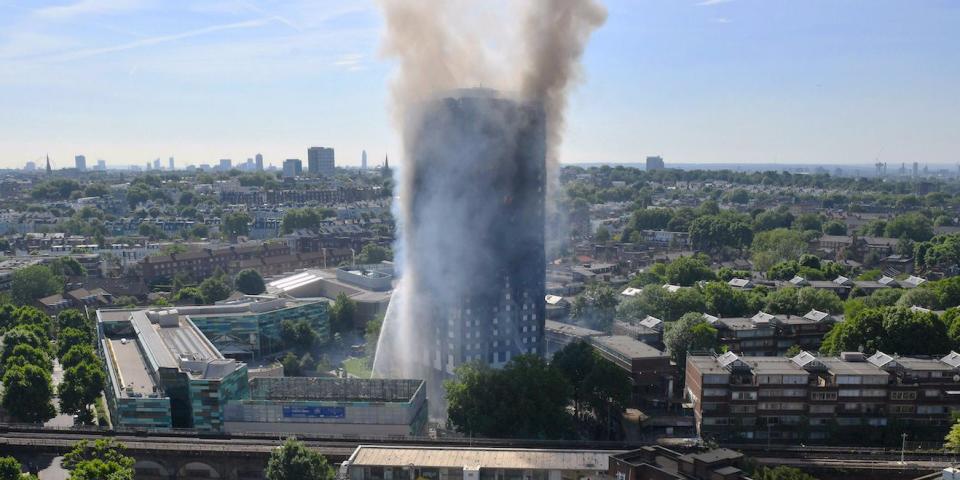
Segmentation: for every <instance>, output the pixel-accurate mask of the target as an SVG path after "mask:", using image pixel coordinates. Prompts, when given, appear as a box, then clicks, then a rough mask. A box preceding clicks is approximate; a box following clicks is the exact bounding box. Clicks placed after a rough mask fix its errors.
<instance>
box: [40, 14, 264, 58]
mask: <svg viewBox="0 0 960 480" xmlns="http://www.w3.org/2000/svg"><path fill="white" fill-rule="evenodd" d="M271 20H273V19H272V18H262V19H258V20H248V21H245V22H235V23H227V24H223V25H213V26H210V27H204V28H199V29H196V30H188V31H186V32H180V33H175V34H172V35H161V36H157V37H149V38H143V39H140V40H137V41H134V42H129V43H124V44H121V45H114V46H112V47H102V48H90V49H85V50H76V51H73V52H67V53H65V54H63V55H60V56H56V57H55V58H54V60H59V61H68V60H77V59H80V58H87V57H93V56H97V55H104V54H107V53H115V52H123V51H126V50H133V49H137V48H142V47H149V46H153V45H159V44H162V43H168V42H174V41H177V40H183V39H186V38H192V37H199V36H203V35H209V34H211V33H217V32H223V31H227V30H239V29H245V28H256V27H261V26H263V25H266V24H267V23H269V22H270V21H271Z"/></svg>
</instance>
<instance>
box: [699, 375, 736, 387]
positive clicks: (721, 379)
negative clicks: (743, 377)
mask: <svg viewBox="0 0 960 480" xmlns="http://www.w3.org/2000/svg"><path fill="white" fill-rule="evenodd" d="M729 379H730V376H729V375H704V376H703V383H705V384H714V385H716V384H725V383H727V382H728V381H729Z"/></svg>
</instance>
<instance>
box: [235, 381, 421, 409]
mask: <svg viewBox="0 0 960 480" xmlns="http://www.w3.org/2000/svg"><path fill="white" fill-rule="evenodd" d="M423 384H424V383H423V381H422V380H406V379H373V378H369V379H367V378H363V379H361V378H324V377H263V378H253V379H251V381H250V398H252V399H255V400H330V401H338V402H398V403H406V402H409V401H410V400H412V399H413V398H414V397H415V396H416V395H417V392H419V391H421V390H423Z"/></svg>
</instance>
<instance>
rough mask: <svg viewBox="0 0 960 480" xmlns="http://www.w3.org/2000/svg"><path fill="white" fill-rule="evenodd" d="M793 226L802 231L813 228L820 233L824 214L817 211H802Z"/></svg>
mask: <svg viewBox="0 0 960 480" xmlns="http://www.w3.org/2000/svg"><path fill="white" fill-rule="evenodd" d="M793 228H794V229H796V230H800V231H801V232H804V231H807V230H813V231H815V232H817V233H819V232H820V230H821V229H822V228H823V216H821V215H818V214H816V213H801V214H800V215H799V216H798V217H797V218H795V219H794V220H793Z"/></svg>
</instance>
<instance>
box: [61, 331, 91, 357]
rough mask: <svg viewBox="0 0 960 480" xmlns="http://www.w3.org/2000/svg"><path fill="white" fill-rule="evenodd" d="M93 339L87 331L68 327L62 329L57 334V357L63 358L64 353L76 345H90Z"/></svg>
mask: <svg viewBox="0 0 960 480" xmlns="http://www.w3.org/2000/svg"><path fill="white" fill-rule="evenodd" d="M92 341H93V339H92V338H91V337H90V334H89V333H88V332H87V331H85V330H78V329H76V328H73V327H67V328H65V329H63V330H61V331H60V334H59V335H58V336H57V357H58V358H63V355H64V354H65V353H67V351H68V350H70V349H71V348H73V347H74V346H76V345H89V344H90V342H92Z"/></svg>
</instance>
